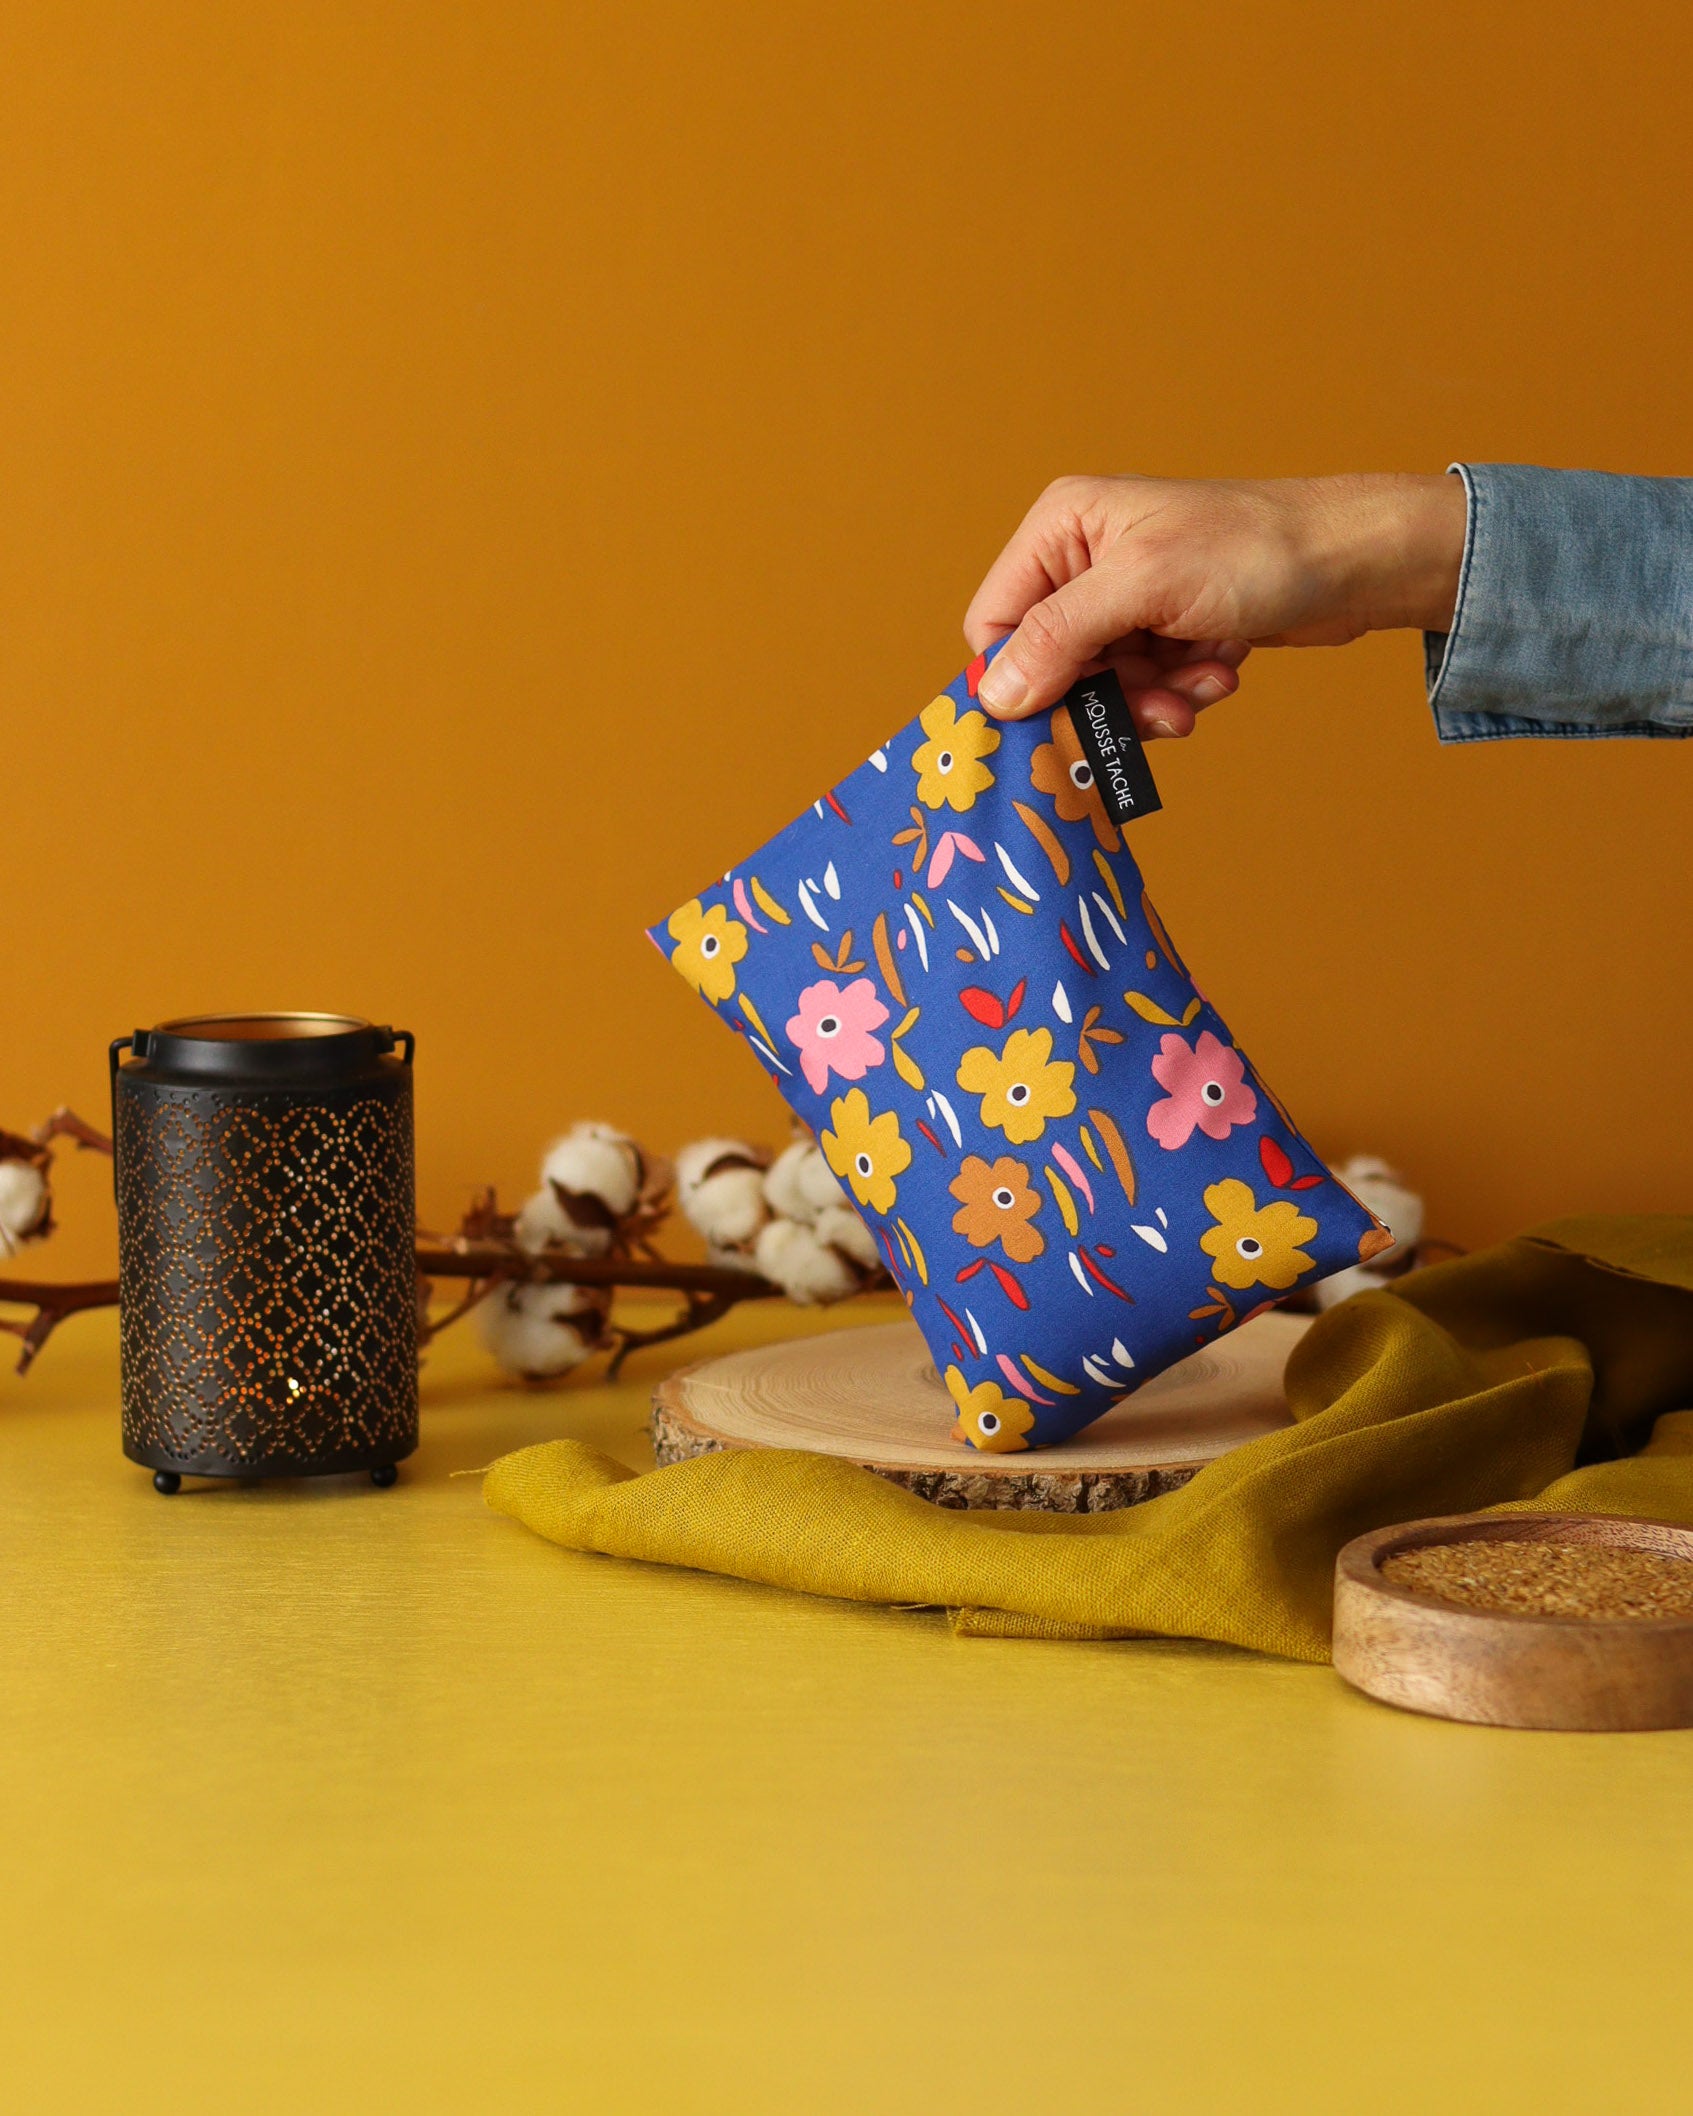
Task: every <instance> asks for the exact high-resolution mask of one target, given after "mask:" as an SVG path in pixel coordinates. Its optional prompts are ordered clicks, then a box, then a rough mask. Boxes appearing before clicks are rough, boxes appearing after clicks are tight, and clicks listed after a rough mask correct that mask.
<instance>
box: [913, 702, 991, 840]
mask: <svg viewBox="0 0 1693 2116" xmlns="http://www.w3.org/2000/svg"><path fill="white" fill-rule="evenodd" d="M918 724H919V726H921V728H922V730H923V732H924V734H925V735H926V736H927V737H928V740H927V741H926V742H920V743H919V744H918V745H917V747H916V748H915V749H914V750H913V751H912V752H911V768H912V770H913V771H914V772H916V774H917V798H918V800H919V801H921V802H922V804H923V806H924V807H925V808H952V809H956V810H957V811H958V812H959V813H960V814H962V813H963V812H964V810H965V809H966V808H971V807H974V805H975V800H976V796H977V795H978V794H979V793H986V792H987V790H988V788H989V787H990V786H991V785H992V784H993V773H992V772H991V771H989V770H988V768H987V766H986V765H985V764H984V763H983V762H982V759H983V758H984V757H991V756H992V755H993V753H994V751H995V750H996V749H998V747H999V729H998V728H997V727H990V726H989V725H988V719H987V715H986V714H985V713H978V712H975V711H974V710H972V711H970V712H968V713H966V714H965V715H964V716H963V718H962V719H960V718H959V715H958V709H957V707H956V706H955V705H954V704H953V702H952V700H951V699H950V698H948V697H946V696H944V695H943V696H941V697H939V698H937V699H936V700H935V702H934V704H933V705H926V706H925V707H924V708H923V712H922V716H921V719H920V720H919V723H918Z"/></svg>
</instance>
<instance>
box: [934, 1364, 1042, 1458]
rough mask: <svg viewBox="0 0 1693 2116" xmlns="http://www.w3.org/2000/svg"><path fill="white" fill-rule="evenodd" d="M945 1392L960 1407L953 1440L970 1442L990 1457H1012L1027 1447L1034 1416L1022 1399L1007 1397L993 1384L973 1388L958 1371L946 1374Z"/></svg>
mask: <svg viewBox="0 0 1693 2116" xmlns="http://www.w3.org/2000/svg"><path fill="white" fill-rule="evenodd" d="M946 1390H947V1394H948V1395H949V1396H950V1397H951V1398H952V1400H953V1402H954V1403H955V1404H956V1405H957V1406H958V1416H957V1418H956V1419H955V1420H954V1421H953V1427H952V1437H953V1439H954V1440H964V1441H967V1442H968V1443H969V1444H970V1446H971V1447H979V1448H981V1449H983V1450H984V1451H985V1452H986V1453H988V1454H990V1455H1009V1454H1012V1453H1014V1452H1015V1451H1016V1450H1017V1449H1019V1448H1024V1447H1027V1446H1028V1444H1029V1441H1028V1432H1029V1428H1030V1427H1031V1426H1032V1425H1033V1424H1034V1422H1035V1414H1034V1411H1033V1409H1032V1407H1031V1406H1030V1405H1029V1404H1027V1403H1025V1402H1024V1400H1023V1398H1022V1397H1021V1396H1007V1395H1006V1393H1005V1391H1004V1390H1003V1389H1002V1388H1001V1387H1000V1386H999V1384H998V1383H997V1382H993V1381H979V1382H977V1384H976V1386H975V1387H974V1388H972V1387H971V1386H970V1384H969V1382H967V1381H966V1380H965V1378H964V1376H963V1375H962V1374H961V1373H960V1372H959V1371H958V1369H957V1368H956V1367H948V1368H947V1370H946Z"/></svg>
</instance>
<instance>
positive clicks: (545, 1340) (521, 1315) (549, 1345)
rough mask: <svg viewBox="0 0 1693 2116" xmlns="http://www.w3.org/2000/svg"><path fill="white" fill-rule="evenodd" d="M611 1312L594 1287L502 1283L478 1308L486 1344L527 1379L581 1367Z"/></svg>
mask: <svg viewBox="0 0 1693 2116" xmlns="http://www.w3.org/2000/svg"><path fill="white" fill-rule="evenodd" d="M605 1315H606V1308H605V1297H604V1295H603V1294H601V1293H600V1292H599V1290H598V1289H597V1288H596V1287H592V1286H500V1287H497V1288H496V1289H495V1291H494V1292H492V1293H490V1294H489V1295H488V1298H487V1299H486V1300H485V1301H483V1302H482V1303H481V1305H480V1306H479V1307H478V1309H477V1311H476V1317H477V1322H478V1323H479V1325H480V1326H481V1331H482V1342H483V1343H484V1344H485V1345H486V1346H487V1347H488V1349H489V1351H490V1352H492V1353H493V1355H494V1357H495V1358H496V1359H497V1360H498V1361H499V1363H500V1365H501V1366H502V1367H504V1368H505V1370H506V1372H507V1373H508V1374H520V1375H521V1376H522V1377H523V1378H524V1380H526V1381H545V1380H548V1379H550V1378H551V1377H552V1376H554V1375H557V1374H568V1373H569V1372H570V1370H571V1368H572V1367H578V1366H580V1365H581V1364H582V1362H583V1360H584V1359H586V1358H587V1357H588V1355H589V1354H590V1353H591V1352H592V1351H593V1350H594V1349H595V1347H596V1346H597V1345H598V1344H599V1343H600V1341H601V1339H602V1338H603V1336H604V1335H605Z"/></svg>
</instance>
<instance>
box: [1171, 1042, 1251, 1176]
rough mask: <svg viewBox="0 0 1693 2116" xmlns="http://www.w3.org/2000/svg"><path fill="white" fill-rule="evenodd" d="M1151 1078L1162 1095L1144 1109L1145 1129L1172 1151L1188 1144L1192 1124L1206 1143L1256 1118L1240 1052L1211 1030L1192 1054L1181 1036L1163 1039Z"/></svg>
mask: <svg viewBox="0 0 1693 2116" xmlns="http://www.w3.org/2000/svg"><path fill="white" fill-rule="evenodd" d="M1152 1077H1153V1079H1154V1080H1156V1081H1157V1083H1158V1085H1159V1086H1160V1087H1161V1088H1163V1089H1164V1090H1165V1097H1164V1100H1163V1101H1162V1102H1155V1103H1153V1105H1152V1107H1151V1108H1150V1109H1149V1110H1148V1111H1147V1113H1146V1128H1147V1130H1148V1131H1149V1132H1150V1133H1151V1134H1152V1136H1153V1137H1154V1138H1155V1139H1156V1140H1157V1141H1158V1143H1159V1145H1160V1146H1162V1147H1165V1148H1166V1149H1167V1150H1169V1151H1171V1152H1174V1150H1175V1149H1176V1148H1177V1147H1178V1146H1185V1145H1186V1144H1187V1142H1188V1140H1189V1139H1191V1138H1192V1137H1193V1132H1194V1127H1195V1126H1196V1125H1197V1126H1198V1128H1199V1129H1200V1130H1201V1131H1202V1132H1203V1133H1204V1134H1205V1136H1206V1138H1208V1139H1226V1138H1227V1137H1228V1135H1229V1133H1230V1132H1231V1131H1232V1130H1233V1128H1234V1127H1235V1125H1237V1124H1250V1123H1251V1122H1252V1120H1253V1118H1254V1117H1256V1116H1257V1114H1258V1097H1257V1096H1256V1095H1255V1094H1254V1093H1253V1092H1252V1090H1251V1088H1249V1087H1248V1086H1247V1084H1246V1067H1245V1065H1244V1064H1243V1063H1242V1060H1241V1055H1240V1053H1239V1052H1238V1051H1237V1050H1233V1049H1231V1048H1230V1046H1229V1045H1228V1044H1226V1043H1219V1042H1218V1040H1217V1038H1216V1037H1215V1036H1213V1035H1212V1033H1211V1031H1210V1030H1209V1029H1203V1030H1201V1031H1200V1036H1199V1041H1198V1043H1197V1044H1195V1045H1194V1046H1193V1048H1192V1049H1191V1050H1190V1049H1189V1047H1188V1046H1187V1045H1186V1044H1185V1043H1184V1042H1183V1041H1182V1039H1181V1038H1180V1037H1179V1036H1166V1037H1165V1038H1164V1040H1163V1042H1162V1043H1161V1044H1160V1045H1159V1047H1158V1056H1157V1057H1156V1058H1154V1059H1153V1061H1152Z"/></svg>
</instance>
